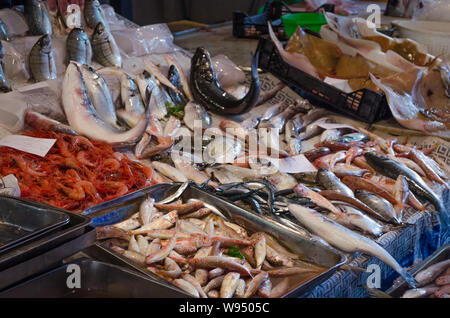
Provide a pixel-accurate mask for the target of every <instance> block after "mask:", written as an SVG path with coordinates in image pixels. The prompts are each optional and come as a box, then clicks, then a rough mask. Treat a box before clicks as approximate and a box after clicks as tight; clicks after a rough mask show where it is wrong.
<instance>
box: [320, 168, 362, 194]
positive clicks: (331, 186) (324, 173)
mask: <svg viewBox="0 0 450 318" xmlns="http://www.w3.org/2000/svg"><path fill="white" fill-rule="evenodd" d="M316 181H317V183H318V184H320V185H321V186H323V187H324V188H325V189H327V190H333V191H335V192H338V193H342V194H345V195H347V196H349V197H353V196H354V195H353V191H352V190H351V189H350V188H349V187H347V186H346V185H345V184H344V183H342V182H341V180H340V179H339V178H338V177H336V175H335V174H334V173H333V172H332V171H330V170H328V169H325V168H320V169H319V171H318V172H317V177H316Z"/></svg>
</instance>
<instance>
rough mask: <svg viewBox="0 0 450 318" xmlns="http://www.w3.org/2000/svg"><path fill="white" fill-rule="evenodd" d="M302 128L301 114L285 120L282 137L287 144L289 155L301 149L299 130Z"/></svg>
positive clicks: (295, 153)
mask: <svg viewBox="0 0 450 318" xmlns="http://www.w3.org/2000/svg"><path fill="white" fill-rule="evenodd" d="M302 128H303V120H302V118H301V114H297V115H295V116H294V117H293V118H292V119H290V120H288V121H287V122H286V125H285V128H284V139H285V141H286V143H287V145H288V152H289V154H290V155H297V154H299V153H300V151H301V139H300V138H299V136H300V131H301V130H302Z"/></svg>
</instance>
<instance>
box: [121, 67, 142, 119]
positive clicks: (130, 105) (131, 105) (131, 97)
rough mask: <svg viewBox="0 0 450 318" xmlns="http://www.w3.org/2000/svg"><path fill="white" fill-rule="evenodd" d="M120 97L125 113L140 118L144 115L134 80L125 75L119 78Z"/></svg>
mask: <svg viewBox="0 0 450 318" xmlns="http://www.w3.org/2000/svg"><path fill="white" fill-rule="evenodd" d="M120 97H121V99H122V104H123V105H124V106H125V110H126V111H127V112H130V113H131V114H134V115H136V116H141V115H142V114H144V113H145V108H144V103H143V101H142V97H141V94H140V93H139V88H138V86H137V84H136V82H135V81H134V79H133V78H131V76H129V75H128V74H125V73H124V74H122V76H121V77H120Z"/></svg>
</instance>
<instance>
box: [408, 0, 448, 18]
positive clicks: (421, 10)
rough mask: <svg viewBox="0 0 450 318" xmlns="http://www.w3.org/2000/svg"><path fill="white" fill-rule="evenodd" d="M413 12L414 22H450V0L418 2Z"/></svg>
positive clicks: (422, 0)
mask: <svg viewBox="0 0 450 318" xmlns="http://www.w3.org/2000/svg"><path fill="white" fill-rule="evenodd" d="M416 2H417V3H416V5H415V7H414V10H413V14H412V18H413V19H414V20H427V21H445V22H450V0H418V1H416Z"/></svg>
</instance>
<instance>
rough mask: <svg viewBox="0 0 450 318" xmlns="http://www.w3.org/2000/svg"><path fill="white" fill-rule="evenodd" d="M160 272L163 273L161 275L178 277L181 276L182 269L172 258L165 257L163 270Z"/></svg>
mask: <svg viewBox="0 0 450 318" xmlns="http://www.w3.org/2000/svg"><path fill="white" fill-rule="evenodd" d="M157 273H158V272H157ZM161 273H162V274H163V276H167V277H170V278H178V277H180V276H181V274H182V273H183V271H182V270H181V268H180V266H178V264H177V263H176V262H175V261H174V260H172V259H171V258H169V257H166V258H165V259H164V271H163V272H161Z"/></svg>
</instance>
